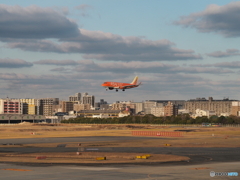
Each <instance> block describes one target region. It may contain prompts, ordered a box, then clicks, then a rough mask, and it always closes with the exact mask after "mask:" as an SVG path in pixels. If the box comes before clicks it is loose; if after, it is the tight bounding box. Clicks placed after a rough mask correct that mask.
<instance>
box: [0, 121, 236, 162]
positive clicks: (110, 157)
mask: <svg viewBox="0 0 240 180" xmlns="http://www.w3.org/2000/svg"><path fill="white" fill-rule="evenodd" d="M176 130H178V131H179V130H180V131H182V130H184V131H186V130H187V131H189V132H183V137H159V136H156V137H154V138H153V139H140V140H134V141H133V140H125V141H110V142H108V141H98V142H84V143H82V142H79V143H81V147H165V146H166V144H169V145H170V146H171V147H240V128H234V127H186V128H184V127H166V126H164V127H163V126H150V125H81V124H59V125H57V126H56V125H50V124H44V125H42V124H21V125H2V126H1V125H0V137H1V139H12V138H48V137H87V136H132V131H165V132H173V131H176ZM79 143H73V142H61V144H66V147H76V148H77V147H79ZM58 144H59V143H40V144H23V145H1V144H0V147H17V146H18V147H22V148H24V147H57V145H58ZM166 147H167V146H166ZM38 155H46V156H47V157H48V158H47V159H41V160H38V159H36V158H35V157H36V156H38ZM97 156H100V157H101V156H106V157H107V160H106V161H96V160H95V159H96V157H97ZM135 156H137V154H135V153H95V154H87V153H86V152H83V153H82V154H81V155H78V156H77V155H76V153H44V154H41V153H40V154H39V153H38V154H34V153H32V154H24V155H22V154H14V153H1V154H0V159H1V160H0V161H1V162H13V161H14V162H16V161H17V162H34V163H113V162H115V163H116V162H117V163H126V162H127V163H136V162H142V161H143V162H156V161H157V162H162V161H164V162H165V161H186V160H188V159H189V158H188V157H182V156H181V157H180V156H174V155H156V154H155V155H152V157H151V158H149V159H147V160H146V159H144V160H139V159H138V160H136V159H135V158H134V157H135Z"/></svg>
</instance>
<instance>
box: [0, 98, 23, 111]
mask: <svg viewBox="0 0 240 180" xmlns="http://www.w3.org/2000/svg"><path fill="white" fill-rule="evenodd" d="M22 113H23V105H22V103H21V101H20V100H19V99H10V98H6V99H0V114H22Z"/></svg>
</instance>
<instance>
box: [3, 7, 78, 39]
mask: <svg viewBox="0 0 240 180" xmlns="http://www.w3.org/2000/svg"><path fill="white" fill-rule="evenodd" d="M79 34H80V32H79V30H78V27H77V24H76V23H75V22H73V21H71V20H70V19H68V18H66V17H65V16H64V15H63V14H61V13H60V12H59V11H54V10H53V9H51V8H40V7H37V6H29V7H20V6H8V5H3V4H2V5H0V37H1V38H34V39H42V38H64V37H74V36H78V35H79Z"/></svg>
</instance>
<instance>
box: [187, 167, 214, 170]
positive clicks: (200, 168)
mask: <svg viewBox="0 0 240 180" xmlns="http://www.w3.org/2000/svg"><path fill="white" fill-rule="evenodd" d="M190 169H193V170H202V169H212V168H209V167H199V168H190Z"/></svg>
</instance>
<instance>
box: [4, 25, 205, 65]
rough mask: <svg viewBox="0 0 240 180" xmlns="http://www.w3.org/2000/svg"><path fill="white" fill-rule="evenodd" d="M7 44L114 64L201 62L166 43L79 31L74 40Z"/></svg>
mask: <svg viewBox="0 0 240 180" xmlns="http://www.w3.org/2000/svg"><path fill="white" fill-rule="evenodd" d="M60 41H65V42H58V43H56V42H53V41H50V40H35V41H29V40H21V41H18V42H12V41H9V42H8V44H7V47H9V48H19V49H22V50H25V51H40V52H58V53H82V54H83V58H85V59H95V60H114V61H131V60H135V61H176V60H194V59H202V57H201V56H200V55H198V54H195V52H194V51H193V50H184V49H179V48H176V47H175V44H174V43H172V42H170V41H168V40H165V39H163V40H157V41H152V40H147V39H144V38H140V37H122V36H119V35H115V34H111V33H104V32H99V31H87V30H84V29H81V36H78V37H76V38H74V39H72V38H68V39H66V38H65V39H61V40H60Z"/></svg>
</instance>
